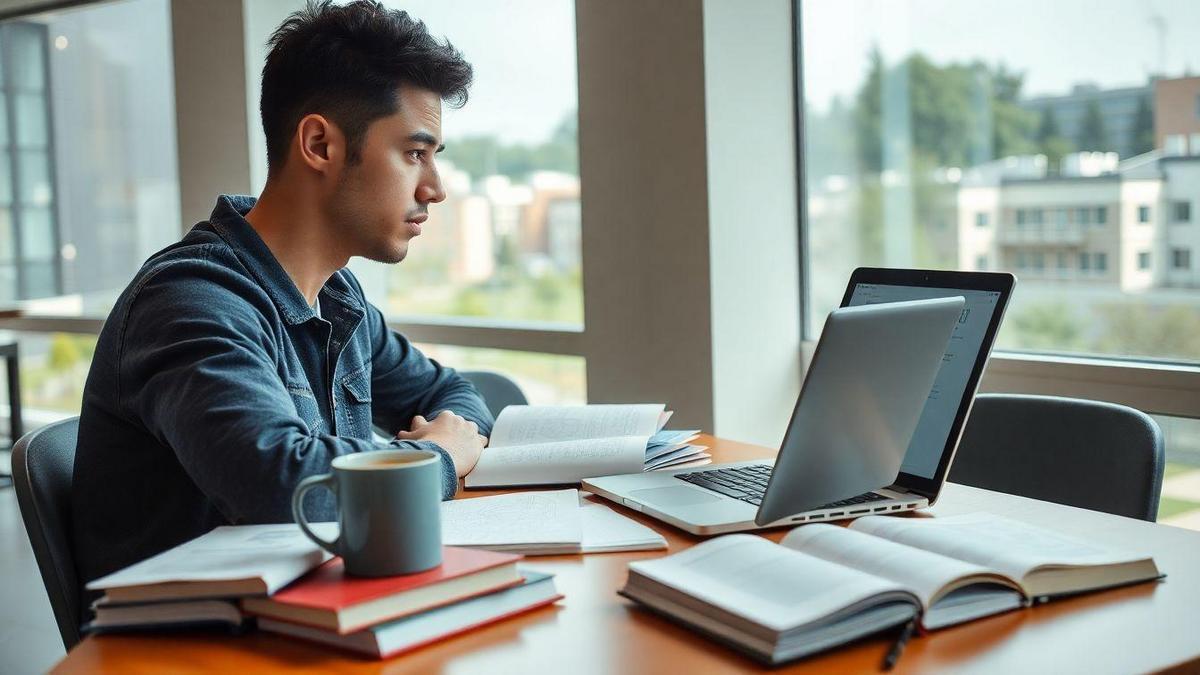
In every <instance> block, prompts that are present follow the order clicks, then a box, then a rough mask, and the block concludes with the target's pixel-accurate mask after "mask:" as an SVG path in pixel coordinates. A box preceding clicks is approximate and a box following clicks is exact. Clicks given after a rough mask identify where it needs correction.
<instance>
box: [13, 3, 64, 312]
mask: <svg viewBox="0 0 1200 675" xmlns="http://www.w3.org/2000/svg"><path fill="white" fill-rule="evenodd" d="M18 31H29V32H30V33H32V34H35V35H36V36H37V42H38V46H39V48H40V49H41V58H42V89H41V91H40V92H34V91H31V90H28V89H24V88H22V87H20V86H18V85H17V83H16V77H15V76H14V74H15V68H16V66H15V64H16V62H17V59H15V58H13V55H14V52H13V43H14V42H15V40H14V39H13V38H12V36H13V35H14V34H16V33H17V32H18ZM0 55H2V57H3V58H0V68H2V69H3V82H2V84H0V96H3V99H4V103H3V105H4V111H5V117H6V120H5V133H6V134H7V138H8V142H7V144H5V145H4V146H3V147H4V151H5V152H6V153H7V154H8V158H7V163H8V169H9V189H10V190H11V195H12V201H11V202H10V203H9V204H8V206H7V207H4V208H5V209H6V210H7V211H8V212H9V217H10V218H11V221H10V222H11V225H12V230H11V236H12V250H13V262H12V263H11V264H12V267H13V271H14V274H15V278H16V298H15V299H17V300H28V299H31V298H33V297H45V295H44V294H40V293H39V294H36V295H35V292H34V290H33V289H32V288H31V287H30V283H31V282H30V279H29V272H28V270H27V268H28V267H29V266H30V265H34V264H39V265H49V266H50V268H51V269H52V270H53V277H52V278H53V281H52V285H53V292H52V293H51V295H61V294H62V292H63V265H62V263H63V261H62V225H61V223H62V219H61V218H60V214H59V208H60V200H59V189H58V188H59V186H58V174H57V167H56V162H55V147H56V146H55V142H54V111H53V109H52V106H53V100H52V97H51V96H50V92H51V87H53V82H52V78H51V73H50V39H49V34H48V33H47V30H46V26H45V25H44V24H41V23H38V22H36V21H5V22H3V23H0ZM21 93H24V94H39V95H40V97H41V99H42V106H41V108H42V112H43V114H44V115H43V116H44V119H43V122H44V124H45V128H46V143H45V145H44V146H43V147H41V148H27V147H23V146H22V145H21V143H20V142H19V141H18V134H17V130H18V128H19V126H20V122H19V121H18V119H17V117H18V116H17V96H18V94H21ZM31 150H33V151H41V152H44V153H45V154H46V173H47V179H48V181H49V184H50V194H51V199H50V204H49V205H48V206H47V207H46V210H47V211H48V212H49V218H50V236H51V241H50V257H49V258H46V259H39V260H28V259H27V258H26V255H25V241H24V240H25V236H24V228H25V227H26V226H27V225H28V224H27V222H26V219H25V213H24V212H25V209H26V206H27V205H26V203H25V198H24V196H23V194H22V190H21V184H22V162H21V161H20V157H21V154H22V152H25V151H31ZM34 208H37V207H34ZM0 264H2V265H8V263H0Z"/></svg>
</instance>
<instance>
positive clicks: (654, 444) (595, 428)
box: [465, 404, 711, 488]
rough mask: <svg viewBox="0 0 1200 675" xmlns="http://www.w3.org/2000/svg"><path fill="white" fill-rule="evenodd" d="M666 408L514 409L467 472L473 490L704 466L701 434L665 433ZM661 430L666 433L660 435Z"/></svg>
mask: <svg viewBox="0 0 1200 675" xmlns="http://www.w3.org/2000/svg"><path fill="white" fill-rule="evenodd" d="M664 408H665V406H663V405H662V404H636V405H583V406H526V405H516V406H508V407H507V408H505V409H504V410H503V412H501V413H500V417H499V418H497V419H496V424H495V426H493V427H492V436H491V438H490V439H489V440H488V447H487V448H485V449H484V451H483V454H482V455H480V457H479V463H478V464H476V465H475V468H474V469H473V470H472V471H471V473H469V474H467V478H466V481H465V485H466V487H468V488H479V487H504V486H513V485H556V484H569V483H578V482H579V481H581V480H582V479H584V478H591V477H594V476H611V475H614V474H623V473H637V472H639V471H645V470H648V469H663V468H672V469H674V468H679V467H682V466H698V465H699V464H702V463H707V462H709V461H711V458H710V456H709V455H708V454H707V453H705V452H704V450H706V449H707V448H704V447H701V446H695V445H689V442H690V441H692V440H693V439H694V438H695V435H696V433H697V432H663V431H662V428H663V426H665V425H666V423H667V420H668V419H669V418H670V416H671V413H670V412H668V411H665V410H664ZM660 432H661V433H660Z"/></svg>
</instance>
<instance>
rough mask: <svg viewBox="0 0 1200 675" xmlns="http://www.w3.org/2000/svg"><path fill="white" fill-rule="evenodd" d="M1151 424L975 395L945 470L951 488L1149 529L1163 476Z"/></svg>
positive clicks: (1056, 402)
mask: <svg viewBox="0 0 1200 675" xmlns="http://www.w3.org/2000/svg"><path fill="white" fill-rule="evenodd" d="M1164 462H1165V460H1164V458H1163V438H1162V432H1161V431H1160V430H1159V428H1158V424H1157V423H1155V421H1154V420H1153V419H1151V417H1150V416H1149V415H1147V414H1145V413H1143V412H1141V411H1139V410H1135V409H1133V408H1129V407H1127V406H1123V405H1116V404H1113V403H1102V402H1100V401H1088V400H1084V399H1073V398H1059V397H1054V396H1027V395H1018V394H981V395H979V396H978V397H976V399H975V404H974V407H973V408H972V410H971V417H970V418H969V419H968V420H967V426H966V429H964V430H963V437H962V442H961V443H960V444H959V447H958V452H957V453H956V454H955V458H954V464H953V466H951V468H950V476H949V479H950V480H952V481H954V482H956V483H963V484H966V485H973V486H975V487H981V488H987V489H989V490H996V491H998V492H1006V493H1009V494H1015V495H1021V496H1023V497H1032V498H1034V499H1041V500H1044V501H1049V502H1055V503H1058V504H1067V505H1069V506H1078V507H1081V508H1085V509H1092V510H1094V511H1104V512H1106V513H1114V514H1117V515H1122V516H1128V517H1130V518H1139V519H1141V520H1148V521H1151V522H1153V521H1154V520H1155V519H1156V517H1157V514H1158V498H1159V492H1160V490H1161V489H1162V477H1163V468H1164Z"/></svg>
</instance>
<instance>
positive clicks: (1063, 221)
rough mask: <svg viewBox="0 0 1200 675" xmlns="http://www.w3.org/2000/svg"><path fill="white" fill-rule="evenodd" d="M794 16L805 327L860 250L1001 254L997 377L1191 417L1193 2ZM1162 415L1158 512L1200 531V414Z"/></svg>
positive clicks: (845, 1) (1070, 1) (954, 260)
mask: <svg viewBox="0 0 1200 675" xmlns="http://www.w3.org/2000/svg"><path fill="white" fill-rule="evenodd" d="M797 11H798V13H799V18H800V34H799V36H798V37H799V39H800V47H799V48H800V53H801V59H800V61H801V63H802V72H801V74H800V77H801V83H802V87H801V92H802V97H803V101H802V110H803V118H802V125H801V126H802V129H803V131H804V136H803V140H804V155H803V158H802V165H803V169H804V172H803V173H804V177H805V188H806V195H805V212H804V222H805V228H806V229H805V236H806V248H805V250H806V251H807V256H806V258H805V260H804V265H805V268H806V271H807V284H806V290H807V296H806V300H807V302H806V309H807V317H806V331H805V334H806V338H807V339H812V338H814V337H815V336H816V335H817V334H818V333H819V331H820V327H821V323H822V321H823V318H824V316H825V315H826V314H827V313H828V312H829V311H830V310H831V309H832V308H833V307H836V306H837V304H838V302H839V301H840V298H841V295H842V292H843V289H844V286H845V282H846V279H847V277H848V276H849V274H850V272H851V270H852V269H853V268H854V267H857V266H859V265H882V266H894V267H909V266H915V267H929V268H940V269H990V270H1008V271H1012V272H1014V273H1016V274H1017V276H1018V277H1019V282H1018V284H1017V288H1016V292H1015V294H1014V297H1013V301H1012V304H1011V306H1010V308H1009V310H1008V314H1007V317H1006V319H1005V323H1004V326H1003V328H1002V330H1001V332H1000V335H999V338H998V343H997V345H998V349H999V350H1000V351H999V352H998V358H993V360H992V364H991V365H990V367H989V378H992V379H993V380H995V381H996V382H1000V383H1002V386H1003V387H1004V390H1007V391H1030V392H1036V393H1057V394H1064V395H1072V396H1082V397H1089V398H1102V399H1109V400H1118V401H1120V402H1125V403H1130V404H1131V405H1134V406H1136V407H1142V408H1144V409H1147V410H1149V411H1150V412H1164V411H1166V410H1170V411H1171V412H1172V413H1173V414H1175V415H1185V416H1187V417H1191V418H1197V417H1200V404H1198V403H1197V399H1196V398H1195V396H1194V395H1193V394H1194V392H1195V390H1196V380H1197V374H1198V373H1200V370H1198V368H1197V366H1198V365H1200V277H1197V276H1195V272H1194V271H1193V270H1192V269H1191V267H1192V266H1191V260H1190V251H1191V249H1192V248H1193V247H1194V246H1195V241H1196V240H1195V235H1194V233H1193V232H1192V228H1189V227H1180V226H1178V225H1176V223H1180V222H1184V223H1186V222H1188V221H1190V220H1191V215H1190V206H1189V205H1190V204H1191V203H1193V202H1195V201H1196V200H1197V199H1198V198H1200V146H1197V147H1192V146H1193V144H1191V143H1189V142H1188V138H1190V134H1193V133H1195V129H1194V128H1193V127H1194V122H1193V121H1192V120H1191V119H1190V115H1189V114H1188V113H1189V108H1190V106H1191V105H1192V102H1193V101H1194V100H1196V96H1197V95H1200V78H1196V77H1193V76H1191V75H1190V72H1189V71H1190V68H1191V65H1190V64H1194V63H1197V62H1200V43H1197V42H1196V41H1194V40H1189V39H1187V38H1185V37H1184V36H1185V35H1190V34H1193V33H1195V32H1196V31H1198V30H1200V4H1197V3H1194V2H1190V1H1188V0H1160V1H1158V2H1155V3H1153V5H1150V4H1147V3H1145V2H1140V1H1139V0H1114V1H1112V2H1106V3H1104V5H1103V9H1102V10H1101V11H1097V6H1096V5H1095V4H1094V3H1088V2H1085V1H1083V0H1059V1H1056V2H1053V3H1045V2H1040V1H1039V0H1008V1H1007V2H1002V3H1001V2H960V1H958V0H909V1H908V2H891V1H890V0H798V2H797ZM929 17H937V20H936V21H931V20H929ZM987 213H991V214H994V216H993V217H992V218H991V222H990V224H991V227H986V228H985V227H980V225H981V222H980V214H987ZM944 223H949V226H948V227H945V226H943V224H944ZM1051 261H1053V262H1051ZM1164 261H1168V262H1167V264H1164ZM998 362H999V363H998ZM997 373H999V376H998V377H997ZM1167 392H1180V394H1181V395H1180V396H1175V395H1173V394H1170V393H1167ZM1184 392H1187V393H1186V394H1184ZM1158 419H1159V422H1160V424H1161V425H1162V426H1163V428H1164V431H1165V435H1166V440H1167V454H1168V462H1169V467H1168V472H1167V473H1168V476H1167V481H1166V482H1165V483H1164V490H1163V504H1162V508H1161V510H1160V514H1159V515H1160V518H1162V519H1164V520H1166V521H1168V522H1174V523H1177V524H1182V525H1186V526H1188V527H1200V490H1197V488H1196V485H1197V483H1196V480H1197V479H1200V456H1198V455H1197V451H1198V450H1197V449H1198V448H1200V421H1197V420H1196V419H1186V418H1183V417H1178V416H1174V417H1172V416H1159V417H1158Z"/></svg>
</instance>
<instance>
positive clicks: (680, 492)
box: [629, 485, 721, 506]
mask: <svg viewBox="0 0 1200 675" xmlns="http://www.w3.org/2000/svg"><path fill="white" fill-rule="evenodd" d="M629 496H630V497H633V498H635V499H637V500H638V501H641V502H645V503H647V504H657V505H659V506H691V505H693V504H707V503H709V502H719V501H721V498H720V497H718V496H716V495H714V494H709V493H708V492H705V491H704V490H698V489H696V488H692V487H686V486H683V485H680V486H678V487H660V488H646V489H644V490H633V491H631V492H630V493H629Z"/></svg>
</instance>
